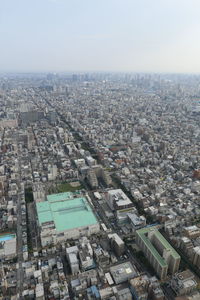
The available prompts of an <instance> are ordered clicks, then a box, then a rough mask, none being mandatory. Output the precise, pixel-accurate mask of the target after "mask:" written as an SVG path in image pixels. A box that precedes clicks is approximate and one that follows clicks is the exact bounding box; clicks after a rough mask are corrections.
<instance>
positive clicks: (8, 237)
mask: <svg viewBox="0 0 200 300" xmlns="http://www.w3.org/2000/svg"><path fill="white" fill-rule="evenodd" d="M14 238H15V234H5V235H0V242H4V241H9V240H12V239H14Z"/></svg>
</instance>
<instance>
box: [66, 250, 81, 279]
mask: <svg viewBox="0 0 200 300" xmlns="http://www.w3.org/2000/svg"><path fill="white" fill-rule="evenodd" d="M78 252H79V251H78V247H77V246H74V247H69V248H67V249H66V256H67V259H68V262H69V265H70V268H71V272H72V274H73V275H74V274H77V273H78V272H79V260H78V258H77V254H78Z"/></svg>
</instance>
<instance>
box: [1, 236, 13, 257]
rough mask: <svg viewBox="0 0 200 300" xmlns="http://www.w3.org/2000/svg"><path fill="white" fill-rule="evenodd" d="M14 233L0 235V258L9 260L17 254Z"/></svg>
mask: <svg viewBox="0 0 200 300" xmlns="http://www.w3.org/2000/svg"><path fill="white" fill-rule="evenodd" d="M16 243H17V241H16V235H15V234H5V235H0V259H3V260H10V259H13V258H14V257H15V256H16V255H17V248H16Z"/></svg>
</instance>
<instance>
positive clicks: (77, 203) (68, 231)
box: [36, 192, 100, 246]
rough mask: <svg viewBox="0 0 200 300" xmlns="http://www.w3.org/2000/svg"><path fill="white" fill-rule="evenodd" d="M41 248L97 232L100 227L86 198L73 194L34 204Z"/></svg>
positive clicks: (63, 194) (50, 197)
mask: <svg viewBox="0 0 200 300" xmlns="http://www.w3.org/2000/svg"><path fill="white" fill-rule="evenodd" d="M36 208H37V214H38V221H39V226H40V232H41V234H40V236H41V242H42V246H46V245H48V244H56V243H58V242H63V241H66V240H68V239H78V238H79V237H81V236H89V235H91V234H95V233H97V232H99V230H100V226H99V223H98V221H97V219H96V217H95V215H94V214H93V212H92V209H91V207H90V205H89V203H88V201H87V200H86V198H84V197H82V198H75V195H74V194H73V193H70V192H69V193H60V194H52V195H49V196H47V200H46V201H44V202H38V203H36Z"/></svg>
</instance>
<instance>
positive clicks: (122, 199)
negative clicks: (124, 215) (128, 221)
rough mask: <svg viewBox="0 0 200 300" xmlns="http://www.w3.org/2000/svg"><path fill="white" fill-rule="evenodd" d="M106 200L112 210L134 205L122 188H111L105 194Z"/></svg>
mask: <svg viewBox="0 0 200 300" xmlns="http://www.w3.org/2000/svg"><path fill="white" fill-rule="evenodd" d="M105 198H106V201H107V203H108V205H109V206H110V208H111V209H112V210H118V209H123V208H128V207H131V206H133V203H132V201H131V200H130V199H129V198H128V197H127V196H126V194H125V193H124V192H123V191H122V190H121V189H116V190H110V191H108V192H107V193H106V194H105Z"/></svg>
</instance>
